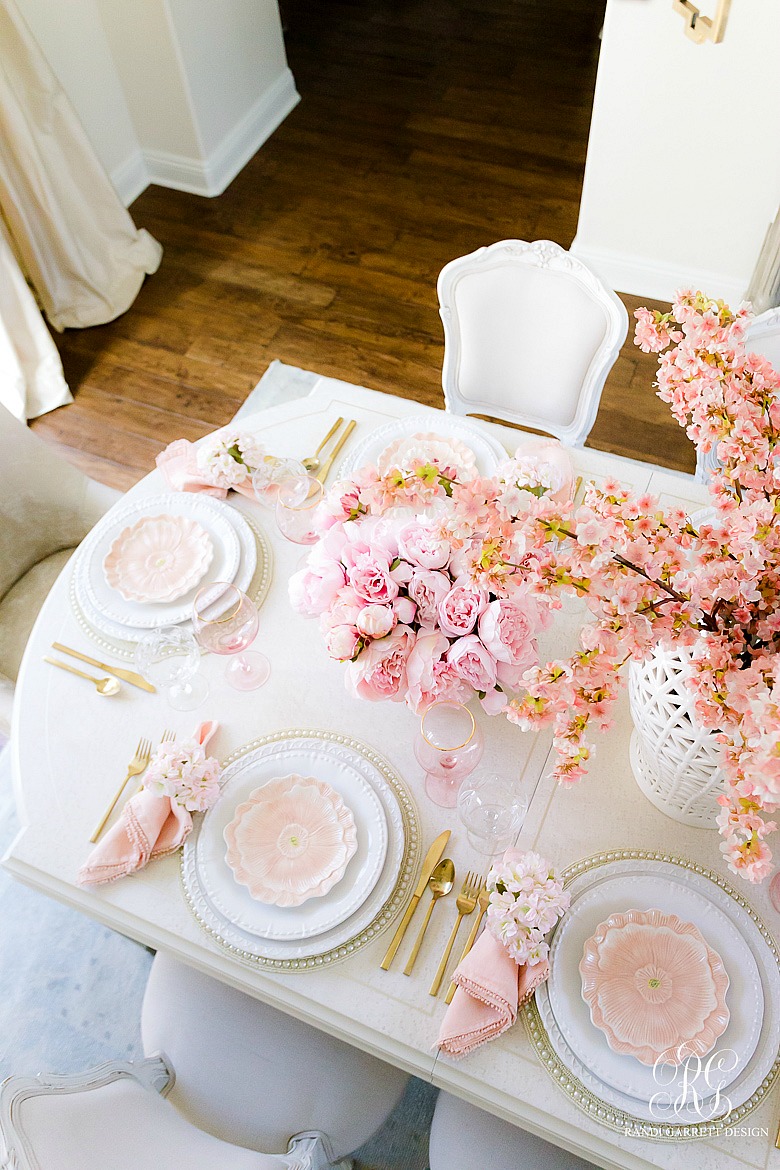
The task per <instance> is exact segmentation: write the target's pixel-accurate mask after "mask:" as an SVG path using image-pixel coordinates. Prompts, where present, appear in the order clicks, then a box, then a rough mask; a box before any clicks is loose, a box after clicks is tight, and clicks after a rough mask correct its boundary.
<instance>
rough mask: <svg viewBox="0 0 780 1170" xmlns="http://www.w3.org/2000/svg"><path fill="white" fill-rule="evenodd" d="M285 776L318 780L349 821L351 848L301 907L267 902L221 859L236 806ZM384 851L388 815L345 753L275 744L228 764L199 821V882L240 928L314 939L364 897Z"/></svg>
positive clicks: (272, 935)
mask: <svg viewBox="0 0 780 1170" xmlns="http://www.w3.org/2000/svg"><path fill="white" fill-rule="evenodd" d="M291 773H295V774H297V775H299V776H314V777H315V779H317V780H324V781H325V782H326V783H327V784H329V785H330V786H331V788H333V789H334V790H335V791H336V792H338V794H339V796H340V797H341V798H342V800H343V801H344V803H345V804H346V806H347V807H348V808H349V809H350V810H351V812H352V815H353V816H354V818H355V827H356V829H357V852H356V853H355V855H354V857H352V858H350V861H349V864H348V865H347V868H346V870H345V873H344V876H343V877H342V878H341V880H340V881H338V882H337V883H336V885H335V886H333V888H332V889H331V890H329V891H328V893H327V894H324V895H323V896H322V897H319V898H309V899H308V900H307V901H305V902H304V903H302V904H301V905H300V906H272V905H269V904H268V903H265V902H260V901H258V900H257V899H256V898H253V897H252V895H251V894H250V892H249V890H248V889H247V888H246V886H243V885H241V884H240V883H239V882H237V881H236V879H235V876H234V874H233V871H232V870H231V869H230V867H229V865H228V864H227V861H226V859H225V855H226V853H227V846H226V844H225V839H224V832H225V828H226V827H227V825H229V824H230V822H231V821H232V820H233V817H234V815H235V811H236V808H237V807H238V805H239V804H242V803H243V802H244V801H245V800H247V799H248V797H249V796H250V794H251V793H252V792H253V791H254V790H255V789H256V788H260V787H262V785H263V784H266V783H268V781H269V780H273V779H276V778H277V777H279V776H288V775H290V774H291ZM386 855H387V817H386V816H385V812H384V809H383V807H382V804H381V802H380V800H379V797H378V796H377V794H376V793H375V792H374V789H373V788H372V787H371V785H370V784H369V783H368V780H367V779H366V778H365V777H364V776H363V775H362V774H361V772H360V771H358V769H357V768H356V767H355V766H354V762H353V761H352V760H351V759H350V758H349V757H348V756H344V755H341V754H336V753H334V752H332V751H329V750H327V748H325V747H324V746H323V745H321V744H312V743H311V742H310V743H309V744H308V745H307V746H304V745H303V744H302V743H300V742H295V741H292V742H289V743H285V744H276V745H274V746H273V747H271V748H266V749H264V750H263V749H261V750H260V751H258V752H252V753H250V754H249V755H248V756H244V757H243V758H242V759H240V760H236V762H235V763H234V764H231V765H230V766H229V767H228V768H227V769H226V770H225V772H224V775H223V781H222V793H221V795H220V797H219V800H218V801H217V803H216V804H215V805H213V806H212V807H211V808H210V809H209V811H208V812H207V813H206V815H205V816H204V818H203V824H202V825H201V829H200V841H199V843H198V861H199V873H200V877H201V882H202V884H203V888H204V890H205V891H206V893H207V895H208V897H209V898H210V900H211V902H212V904H213V906H214V907H215V908H216V909H217V910H218V911H219V912H220V913H221V914H223V915H224V916H225V918H227V919H228V920H229V921H231V922H232V923H234V924H235V925H236V926H238V927H239V928H240V929H241V930H244V931H246V932H247V933H248V934H253V935H256V936H257V937H258V938H266V939H286V940H293V939H307V938H314V937H315V936H316V935H318V934H324V933H325V931H326V930H331V929H333V927H335V926H338V925H339V924H340V923H342V922H343V921H344V920H345V919H346V918H348V917H349V916H350V914H354V912H355V910H357V909H358V907H359V906H360V905H361V904H362V902H364V901H365V899H366V898H367V897H368V896H369V894H370V893H371V891H372V890H373V888H374V886H375V885H376V883H377V881H378V880H379V875H380V874H381V872H382V868H383V866H384V863H385V857H386Z"/></svg>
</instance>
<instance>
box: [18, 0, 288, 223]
mask: <svg viewBox="0 0 780 1170" xmlns="http://www.w3.org/2000/svg"><path fill="white" fill-rule="evenodd" d="M17 2H18V3H19V6H20V9H21V11H22V13H23V15H24V17H25V19H26V20H27V22H28V23H29V25H30V27H31V29H32V31H33V33H34V35H35V37H36V39H37V40H38V43H39V44H40V46H41V48H42V49H43V52H44V53H45V55H46V57H47V59H48V61H49V63H50V65H51V66H52V68H53V70H54V72H55V74H56V75H57V78H58V80H59V81H60V83H61V85H62V86H63V88H64V90H65V92H66V93H67V94H68V97H69V98H70V100H71V101H72V103H73V105H74V107H75V109H76V112H77V114H78V115H79V117H80V119H81V121H82V124H83V125H84V129H85V130H86V132H87V134H88V136H89V138H90V140H91V142H92V145H93V146H94V147H95V151H96V153H97V156H98V158H99V159H100V161H101V162H102V163H103V166H104V167H105V168H106V170H107V171H108V173H109V175H110V176H111V178H112V180H113V182H114V186H115V187H116V188H117V190H118V191H119V194H120V196H122V197H123V198H124V200H125V202H126V203H129V202H130V201H131V200H132V199H134V198H135V197H136V196H137V195H138V194H140V192H141V191H142V190H143V189H144V187H145V186H146V185H147V183H150V182H152V183H159V184H160V185H161V186H168V187H176V188H178V189H181V190H185V191H193V192H195V193H196V194H199V195H218V194H220V192H221V191H223V190H224V189H225V187H226V186H227V185H228V183H229V182H230V181H231V180H232V179H233V178H234V177H235V175H236V174H237V173H238V172H239V170H240V169H241V167H242V166H244V164H245V163H246V162H247V161H248V160H249V159H250V158H251V157H252V155H253V154H254V153H255V152H256V151H257V150H258V149H259V148H260V146H262V144H263V143H264V142H265V140H266V139H267V138H268V137H269V135H270V134H272V133H273V131H274V130H275V129H276V127H277V126H278V125H279V124H280V122H281V121H282V120H283V119H284V118H285V117H286V115H287V114H288V113H289V112H290V110H291V109H293V107H294V106H295V105H296V104H297V102H298V101H299V100H300V99H299V97H298V94H297V92H296V89H295V81H294V79H293V76H292V73H291V72H290V70H289V68H288V66H287V58H286V56H285V51H284V41H283V38H282V29H281V21H280V18H279V9H278V6H277V3H276V0H17Z"/></svg>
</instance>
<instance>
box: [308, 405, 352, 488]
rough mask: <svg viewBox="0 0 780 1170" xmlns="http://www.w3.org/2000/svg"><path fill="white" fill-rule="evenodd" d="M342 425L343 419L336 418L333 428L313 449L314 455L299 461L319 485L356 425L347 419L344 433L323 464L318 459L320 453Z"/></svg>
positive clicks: (323, 480)
mask: <svg viewBox="0 0 780 1170" xmlns="http://www.w3.org/2000/svg"><path fill="white" fill-rule="evenodd" d="M343 423H344V419H343V418H337V419H336V421H335V422H334V424H333V426H332V427H331V428H330V430H329V431H328V433H327V435H326V436H325V438H324V439H321V440H320V443H319V446H317V447H315V449H314V454H313V455H305V456H304V457H303V459H302V460H301V463H302V464H303V466H304V467H305V468H306V470H307V471H308V473H309V475H313V476H314V478H315V479H318V480H319V481H320V483H325V480H326V479H327V477H328V472H329V471H330V469H331V467H332V466H333V461H334V459H335V458H336V456H337V455H338V453H339V451H340V450H341V448H342V447H343V446H344V444H345V443H346V441H347V439H348V438H349V436H350V435H351V434H352V432H353V431H354V429H355V427H356V426H357V423H356V422H355V420H354V419H349V420H348V421H347V426H346V429H345V430H344V431H342V433H341V435H340V436H339V438H338V441H337V442H336V445H335V446H334V447H333V449H332V451H331V452H330V454H329V455H328V457H327V458H326V459H325V461H324V462H323V461H322V459H321V458H320V456H321V455H322V452H323V451H324V450H325V448H326V447H327V445H328V443H329V442H330V441H331V439H332V438H333V437H334V435H336V434H338V432H339V430H340V429H341V426H342V425H343Z"/></svg>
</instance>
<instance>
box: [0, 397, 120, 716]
mask: <svg viewBox="0 0 780 1170" xmlns="http://www.w3.org/2000/svg"><path fill="white" fill-rule="evenodd" d="M118 498H119V492H115V491H114V490H113V488H109V487H105V486H104V485H103V484H99V483H96V482H95V481H94V480H92V479H89V478H88V477H87V476H86V475H83V474H82V473H81V472H80V471H78V470H77V469H76V468H75V467H71V465H70V464H69V463H66V462H65V460H64V459H60V458H59V456H57V455H55V453H54V452H53V451H52V449H51V447H49V446H48V445H47V444H46V443H44V442H42V441H41V440H40V439H39V438H37V436H35V435H34V434H32V432H31V431H29V430H28V429H27V427H26V426H25V425H24V423H21V422H19V420H18V419H15V418H14V417H13V415H12V414H10V413H9V411H7V410H6V409H5V408H4V407H2V406H0V733H2V734H4V735H8V734H10V729H11V706H12V702H13V693H14V683H15V682H16V676H17V674H18V671H19V664H20V662H21V660H22V654H23V653H24V648H25V646H26V644H27V639H28V637H29V635H30V630H31V629H32V627H33V623H34V622H35V619H36V617H37V616H38V610H39V609H40V608H41V605H42V604H43V602H44V600H45V598H46V595H47V593H48V592H49V590H50V589H51V587H52V585H53V584H54V582H55V580H56V579H57V576H58V575H59V573H60V571H61V569H62V568H63V566H64V565H65V563H66V561H67V560H68V558H69V557H70V555H71V553H72V552H73V549H74V548H75V546H76V545H77V544H78V543H79V542H80V541H81V540H82V539H83V538H84V537H85V536H86V534H87V533H88V532H89V530H90V528H92V526H93V525H94V524H95V523H96V522H97V521H98V520H99V519H100V517H101V516H102V515H103V513H104V512H106V511H107V510H108V508H110V506H111V505H112V504H113V503H114V501H115V500H117V499H118Z"/></svg>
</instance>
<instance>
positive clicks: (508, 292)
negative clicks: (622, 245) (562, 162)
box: [438, 240, 628, 447]
mask: <svg viewBox="0 0 780 1170" xmlns="http://www.w3.org/2000/svg"><path fill="white" fill-rule="evenodd" d="M438 293H439V312H440V313H441V319H442V322H443V324H444V368H443V371H442V385H443V387H444V401H445V403H446V407H447V410H450V411H452V412H453V413H454V414H485V415H489V416H490V417H492V418H499V419H503V420H505V421H506V422H511V423H518V424H519V425H520V426H524V427H531V428H533V429H534V430H540V431H545V432H547V433H549V434H551V435H555V436H556V437H557V438H558V439H560V440H561V442H562V443H566V444H568V445H569V446H573V447H581V446H582V445H583V444H584V442H585V439H586V438H587V436H588V432H589V431H590V429H591V427H592V426H593V422H594V419H595V418H596V412H597V410H598V406H599V399H600V398H601V391H602V389H603V387H604V382H605V381H606V377H607V374H608V373H609V371H610V369H611V368H612V366H613V365H614V363H615V360H616V358H617V356H618V353H619V352H620V347H621V345H622V344H623V342H624V341H625V338H626V333H627V331H628V314H627V313H626V310H625V307H624V305H623V303H622V301H620V300H619V299H618V297H617V296H616V295H615V293H614V292H612V290H611V289H610V288H607V286H606V285H605V284H603V283H602V281H601V280H599V278H598V277H597V276H595V275H594V273H592V272H591V271H590V269H589V268H586V267H585V265H584V264H582V263H581V262H580V261H579V260H577V259H576V257H574V256H572V254H571V253H570V252H566V251H565V250H564V249H563V248H561V247H559V246H558V244H553V243H551V242H550V241H549V240H536V241H535V242H534V243H530V244H529V243H525V242H524V241H523V240H501V241H499V243H497V244H491V245H490V247H488V248H479V249H478V250H477V251H476V252H472V253H471V254H470V255H468V256H461V257H459V258H458V259H457V260H452V261H450V263H449V264H447V265H445V267H444V268H443V269H442V270H441V272H440V274H439V281H438Z"/></svg>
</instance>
